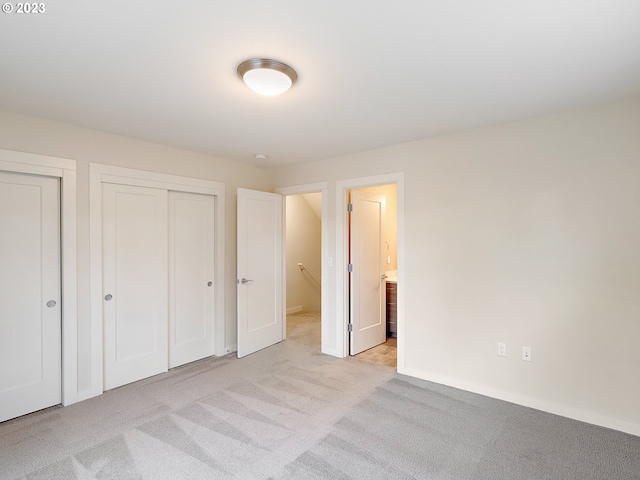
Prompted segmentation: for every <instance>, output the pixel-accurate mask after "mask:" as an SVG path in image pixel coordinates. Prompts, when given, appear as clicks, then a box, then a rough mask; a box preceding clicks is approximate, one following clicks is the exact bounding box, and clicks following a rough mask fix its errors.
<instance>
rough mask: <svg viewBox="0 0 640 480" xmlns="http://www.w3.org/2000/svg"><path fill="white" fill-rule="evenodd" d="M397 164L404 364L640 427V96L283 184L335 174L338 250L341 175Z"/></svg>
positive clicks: (396, 150) (341, 161)
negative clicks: (526, 357)
mask: <svg viewBox="0 0 640 480" xmlns="http://www.w3.org/2000/svg"><path fill="white" fill-rule="evenodd" d="M400 171H402V172H404V178H405V181H404V187H405V188H404V220H405V243H404V249H405V251H404V253H405V255H406V272H405V273H406V277H405V280H406V285H405V287H406V288H405V293H406V296H405V298H406V312H405V317H404V323H402V322H403V320H402V319H399V328H400V327H402V331H401V332H400V333H401V336H402V338H401V341H400V345H401V347H400V350H399V351H400V352H401V356H402V358H399V368H400V369H401V371H403V372H405V373H410V374H412V375H416V376H420V377H423V378H428V379H432V380H435V381H438V382H442V383H448V384H451V385H454V386H458V387H462V388H466V389H469V390H473V391H478V392H482V393H486V394H489V395H492V396H495V397H499V398H505V399H508V400H512V401H516V402H518V403H522V404H526V405H531V406H534V407H537V408H541V409H544V410H548V411H553V412H556V413H561V414H564V415H567V416H572V417H574V418H580V419H583V420H586V421H590V422H593V423H600V424H604V425H607V426H610V427H613V428H618V429H622V430H626V431H631V432H634V433H636V434H640V402H638V398H640V375H638V373H637V371H638V366H639V365H640V348H638V344H639V342H640V317H639V315H640V314H639V312H640V248H639V246H640V207H639V206H640V97H636V98H632V99H629V100H627V101H621V102H617V103H612V104H608V105H602V106H596V107H592V108H586V109H581V110H576V111H570V112H561V113H557V114H554V115H549V116H544V117H539V118H532V119H528V120H523V121H519V122H512V123H508V124H503V125H497V126H493V127H489V128H483V129H478V130H473V131H468V132H464V133H458V134H452V135H448V136H442V137H438V138H433V139H427V140H422V141H418V142H413V143H407V144H403V145H397V146H393V147H388V148H383V149H378V150H373V151H369V152H362V153H358V154H354V155H348V156H344V157H340V158H334V159H329V160H327V161H323V162H316V163H312V164H305V165H301V166H297V167H288V168H279V169H277V170H276V185H277V186H282V187H285V186H290V185H299V184H306V183H313V182H319V181H327V182H328V185H329V201H330V205H329V212H330V219H329V223H330V225H329V226H328V227H329V238H331V239H332V241H331V242H330V245H329V252H328V255H329V256H330V257H331V256H335V252H336V242H334V241H333V239H334V238H335V227H334V226H333V225H331V224H332V223H335V211H336V210H335V207H336V206H335V198H336V191H335V189H336V184H335V182H336V181H337V180H346V179H353V178H358V177H364V176H371V175H379V174H384V173H389V172H400ZM400 248H403V247H402V246H400ZM334 270H335V269H334ZM335 278H337V273H335V271H334V272H333V274H332V279H334V280H335ZM324 287H325V289H326V291H327V294H328V295H330V296H331V298H330V299H329V302H330V304H331V305H335V289H334V288H333V287H334V285H331V284H329V285H324ZM497 342H506V343H507V346H508V356H507V357H506V358H503V357H498V356H497V355H496V344H497ZM522 346H528V347H531V348H532V357H533V361H532V362H530V363H529V362H524V361H522V360H521V359H520V354H521V348H522Z"/></svg>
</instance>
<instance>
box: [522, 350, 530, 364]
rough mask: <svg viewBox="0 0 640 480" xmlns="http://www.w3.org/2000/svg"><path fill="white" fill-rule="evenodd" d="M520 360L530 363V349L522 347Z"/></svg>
mask: <svg viewBox="0 0 640 480" xmlns="http://www.w3.org/2000/svg"><path fill="white" fill-rule="evenodd" d="M522 360H524V361H525V362H530V361H531V347H522Z"/></svg>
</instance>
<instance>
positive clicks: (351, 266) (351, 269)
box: [347, 263, 353, 272]
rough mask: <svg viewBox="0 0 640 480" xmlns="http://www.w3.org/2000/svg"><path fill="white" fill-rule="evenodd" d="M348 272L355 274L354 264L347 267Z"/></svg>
mask: <svg viewBox="0 0 640 480" xmlns="http://www.w3.org/2000/svg"><path fill="white" fill-rule="evenodd" d="M347 272H353V263H350V264H349V265H347Z"/></svg>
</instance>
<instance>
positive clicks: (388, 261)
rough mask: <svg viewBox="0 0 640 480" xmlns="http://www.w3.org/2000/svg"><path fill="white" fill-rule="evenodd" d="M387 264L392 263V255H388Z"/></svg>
mask: <svg viewBox="0 0 640 480" xmlns="http://www.w3.org/2000/svg"><path fill="white" fill-rule="evenodd" d="M387 264H391V255H387Z"/></svg>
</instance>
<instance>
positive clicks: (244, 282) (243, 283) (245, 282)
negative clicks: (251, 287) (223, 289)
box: [240, 277, 253, 285]
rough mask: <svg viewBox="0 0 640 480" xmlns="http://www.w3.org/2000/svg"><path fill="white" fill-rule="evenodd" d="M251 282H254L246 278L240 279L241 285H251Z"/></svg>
mask: <svg viewBox="0 0 640 480" xmlns="http://www.w3.org/2000/svg"><path fill="white" fill-rule="evenodd" d="M249 282H253V280H249V279H248V278H244V277H242V278H241V279H240V283H241V284H242V285H245V284H247V283H249Z"/></svg>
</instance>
